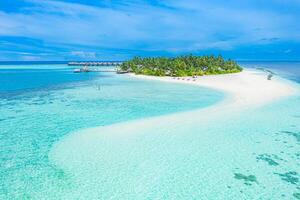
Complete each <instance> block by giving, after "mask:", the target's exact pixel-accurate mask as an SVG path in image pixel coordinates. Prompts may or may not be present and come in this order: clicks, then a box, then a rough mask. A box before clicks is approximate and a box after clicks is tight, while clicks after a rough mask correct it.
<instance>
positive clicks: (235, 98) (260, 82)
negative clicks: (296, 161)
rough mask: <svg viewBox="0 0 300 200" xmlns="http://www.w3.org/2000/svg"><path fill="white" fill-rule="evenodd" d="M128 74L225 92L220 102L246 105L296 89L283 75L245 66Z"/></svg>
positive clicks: (275, 98)
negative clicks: (213, 71)
mask: <svg viewBox="0 0 300 200" xmlns="http://www.w3.org/2000/svg"><path fill="white" fill-rule="evenodd" d="M129 76H132V77H136V78H142V79H148V80H159V81H165V82H171V83H172V82H174V83H183V84H193V85H197V86H201V87H207V88H211V89H215V90H219V91H222V92H225V93H226V94H228V95H229V98H228V97H227V98H225V100H223V101H222V106H223V107H224V106H225V107H228V106H229V107H230V108H239V109H240V108H247V107H252V106H261V105H263V104H266V103H268V102H272V101H275V100H277V99H279V98H281V97H286V96H291V95H293V94H295V93H296V91H297V89H296V88H295V87H294V86H293V85H292V83H290V82H289V81H288V80H286V79H281V78H280V77H278V76H276V77H273V78H272V80H268V77H267V76H268V74H267V73H266V72H264V71H259V70H255V69H245V70H243V71H242V72H239V73H233V74H221V75H209V76H201V77H198V78H193V77H180V78H179V77H178V78H174V77H156V76H146V75H135V74H129Z"/></svg>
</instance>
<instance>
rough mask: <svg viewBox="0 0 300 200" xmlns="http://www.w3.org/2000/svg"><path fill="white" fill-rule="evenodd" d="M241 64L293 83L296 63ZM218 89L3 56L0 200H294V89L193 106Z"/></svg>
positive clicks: (297, 193) (298, 175) (298, 73)
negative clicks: (244, 103) (252, 104)
mask: <svg viewBox="0 0 300 200" xmlns="http://www.w3.org/2000/svg"><path fill="white" fill-rule="evenodd" d="M241 65H242V66H245V67H251V68H265V69H269V70H272V71H274V72H275V73H276V75H277V76H282V77H284V78H287V79H290V80H291V81H293V82H294V84H295V85H296V87H298V85H297V83H300V63H299V62H241ZM224 98H226V94H223V93H220V92H218V91H214V90H211V89H207V88H201V87H197V86H191V85H183V84H174V83H172V84H171V83H163V82H156V81H149V80H140V79H135V78H133V77H130V76H127V75H117V74H113V73H81V74H75V73H73V72H72V68H69V67H68V66H67V65H65V64H61V63H51V64H47V63H40V64H38V65H37V64H35V65H29V64H26V65H24V63H17V64H14V65H7V64H3V65H0V147H1V148H0V199H39V200H40V199H220V200H221V199H222V200H224V199H230V200H232V199H300V148H299V147H300V146H299V145H300V106H299V105H300V94H297V95H295V96H292V97H288V98H284V99H281V100H279V101H276V102H273V103H271V104H268V105H265V106H262V107H259V108H256V109H253V110H247V111H241V112H235V113H229V114H228V113H227V114H226V115H223V116H219V117H211V116H206V115H205V112H203V111H201V110H202V109H204V108H207V107H209V106H213V105H215V104H217V103H219V102H221V101H222V99H224ZM93 127H97V128H93Z"/></svg>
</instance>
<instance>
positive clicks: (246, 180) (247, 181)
mask: <svg viewBox="0 0 300 200" xmlns="http://www.w3.org/2000/svg"><path fill="white" fill-rule="evenodd" d="M234 178H235V179H238V180H244V184H245V185H248V186H250V185H252V183H257V184H258V181H257V179H256V176H254V175H248V176H247V175H244V174H241V173H234Z"/></svg>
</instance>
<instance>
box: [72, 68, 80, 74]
mask: <svg viewBox="0 0 300 200" xmlns="http://www.w3.org/2000/svg"><path fill="white" fill-rule="evenodd" d="M73 72H74V73H80V72H81V70H80V69H74V70H73Z"/></svg>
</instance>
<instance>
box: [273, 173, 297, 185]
mask: <svg viewBox="0 0 300 200" xmlns="http://www.w3.org/2000/svg"><path fill="white" fill-rule="evenodd" d="M274 174H277V175H279V176H280V177H281V179H282V180H284V181H286V182H288V183H291V184H294V185H296V184H297V183H298V182H299V178H298V173H297V172H295V171H290V172H286V173H283V174H280V173H274Z"/></svg>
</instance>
